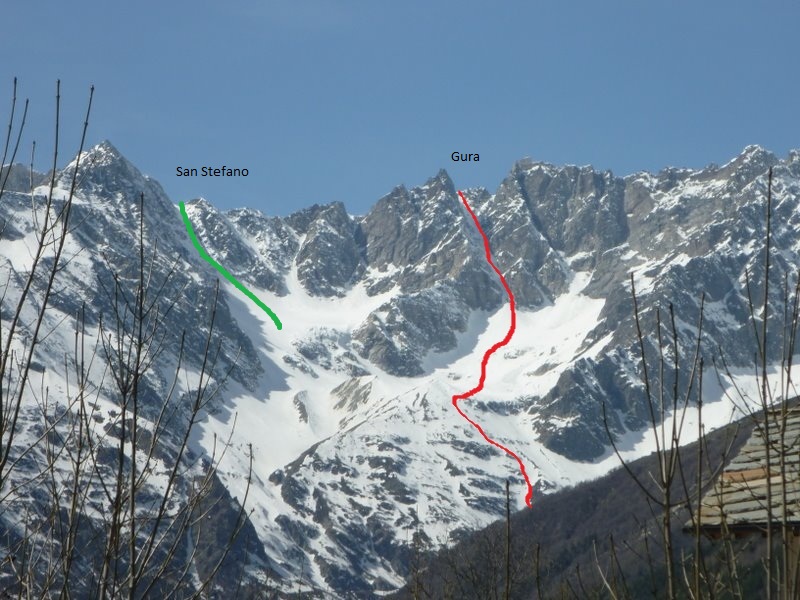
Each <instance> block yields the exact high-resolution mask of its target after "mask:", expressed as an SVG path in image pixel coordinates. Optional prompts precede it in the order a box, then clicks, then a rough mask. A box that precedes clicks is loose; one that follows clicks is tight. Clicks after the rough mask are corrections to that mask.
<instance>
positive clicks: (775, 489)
mask: <svg viewBox="0 0 800 600" xmlns="http://www.w3.org/2000/svg"><path fill="white" fill-rule="evenodd" d="M768 414H769V416H768V418H767V419H766V420H764V418H763V416H762V418H761V419H759V420H758V421H757V422H756V423H755V424H754V427H753V433H752V434H751V436H750V439H748V440H747V443H746V444H745V445H744V446H743V447H742V449H741V450H740V451H739V453H738V454H737V455H736V457H735V458H734V459H733V460H732V461H731V462H730V464H729V465H728V466H727V467H726V468H725V469H724V471H723V472H722V473H721V474H720V476H719V477H718V478H717V480H716V481H715V482H714V486H713V488H712V489H711V490H709V491H708V492H707V493H706V495H705V496H704V497H703V499H702V501H701V503H700V511H699V517H700V526H701V527H702V529H703V531H705V532H706V533H707V534H709V535H712V536H715V535H719V534H721V533H722V531H723V523H724V527H725V528H727V529H728V530H730V531H732V532H734V533H737V532H738V533H744V532H748V531H764V530H765V529H766V528H767V526H768V521H769V520H770V518H769V517H770V515H769V513H768V510H767V507H768V506H769V505H771V506H772V515H771V525H772V527H776V526H778V525H780V524H781V523H783V520H784V518H785V519H786V523H787V524H788V525H789V526H791V527H792V528H794V529H800V406H797V405H796V403H795V402H792V405H791V406H788V405H786V404H784V405H782V406H780V407H778V408H775V409H771V410H770V411H769V413H768ZM781 430H783V435H781ZM765 436H766V437H767V439H768V440H769V442H770V443H769V444H767V443H765ZM781 440H783V444H782V447H781ZM768 447H769V470H767V448H768ZM781 455H783V463H784V464H783V472H782V470H781ZM767 481H769V482H770V485H771V490H769V491H770V492H771V496H772V497H771V501H770V499H769V498H768V495H770V494H768V488H767ZM784 511H785V512H784ZM784 515H785V516H784ZM692 526H693V523H692V522H691V521H690V522H689V523H687V524H686V528H687V529H689V528H691V527H692Z"/></svg>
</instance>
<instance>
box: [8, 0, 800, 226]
mask: <svg viewBox="0 0 800 600" xmlns="http://www.w3.org/2000/svg"><path fill="white" fill-rule="evenodd" d="M3 4H4V6H3V9H2V16H0V18H2V23H3V24H2V25H0V27H2V35H1V36H0V51H1V52H2V57H3V60H2V63H1V64H2V67H1V68H0V103H2V104H0V106H7V103H8V98H9V93H10V90H11V81H12V78H13V76H15V75H16V76H17V77H19V80H20V95H21V96H23V97H29V98H30V99H31V102H32V107H31V114H30V116H29V123H30V126H29V128H28V135H27V137H26V141H27V144H28V145H27V146H26V154H27V153H29V148H30V140H31V139H37V140H38V143H39V145H40V150H39V155H40V156H41V159H42V160H41V161H40V163H39V166H41V167H43V168H44V167H45V166H46V164H47V163H46V161H45V160H44V158H45V153H44V148H45V147H49V144H51V143H52V116H51V115H52V108H53V90H54V88H55V80H56V79H57V78H60V79H61V80H62V94H63V96H64V118H63V122H64V129H63V136H64V139H65V140H67V142H65V145H64V146H63V152H64V157H65V160H66V155H67V153H68V152H69V153H72V152H74V149H75V148H76V147H77V146H76V145H77V139H78V134H79V131H80V126H81V122H82V119H83V114H82V111H83V103H84V101H85V98H86V92H87V90H88V87H89V85H90V84H94V85H95V87H96V96H95V107H94V111H93V115H92V118H91V124H90V141H91V142H98V141H100V140H102V139H110V140H111V141H112V142H113V143H114V144H115V145H116V146H117V147H118V148H119V149H120V150H121V151H122V152H123V154H125V155H126V156H127V157H128V158H129V159H130V160H132V161H133V162H134V163H135V164H136V165H137V166H138V167H139V168H140V169H141V170H143V171H144V172H145V173H147V174H149V175H152V176H153V177H155V178H156V179H158V180H159V181H160V182H161V183H162V185H163V186H164V188H165V189H166V190H167V192H168V193H169V195H170V197H171V198H172V199H173V200H174V201H175V202H178V201H179V200H188V199H191V198H194V197H197V196H201V195H202V196H204V197H206V198H208V199H209V200H211V201H212V202H213V203H215V204H216V205H217V206H219V207H222V208H233V207H237V206H252V207H255V208H258V209H260V210H262V211H264V212H266V213H267V214H279V215H282V214H287V213H289V212H291V211H293V210H297V209H300V208H303V207H305V206H309V205H310V204H312V203H314V202H329V201H333V200H340V201H343V202H344V203H345V205H346V206H347V207H348V209H349V210H350V211H351V212H353V213H363V212H366V211H367V210H368V209H369V207H370V206H371V205H372V204H373V203H374V202H375V201H376V200H377V199H378V198H380V197H381V196H382V195H384V194H386V193H388V192H389V191H390V190H391V189H392V188H393V187H394V186H395V185H398V184H400V183H405V184H406V185H409V186H413V185H417V184H421V183H423V182H424V181H425V180H426V179H427V178H428V177H430V176H432V175H434V174H435V173H436V172H437V171H438V169H440V168H445V169H447V170H448V172H449V173H450V174H451V176H452V177H453V179H454V181H455V183H456V185H457V186H458V187H462V188H463V187H470V186H476V185H483V186H485V187H488V188H489V189H490V190H494V189H495V188H496V186H497V185H498V184H499V182H500V181H501V180H502V179H503V177H504V176H505V175H506V174H507V173H508V171H509V169H510V168H511V166H512V165H513V163H514V162H515V161H516V160H518V159H520V158H522V157H525V156H530V157H532V158H534V159H537V160H545V161H548V162H553V163H556V164H563V163H570V164H581V165H582V164H592V165H594V166H595V167H596V168H599V169H611V170H613V171H614V172H615V173H617V174H620V175H625V174H628V173H631V172H635V171H638V170H642V169H646V170H659V169H661V168H662V167H664V166H668V165H670V166H688V167H702V166H704V165H706V164H708V163H710V162H716V163H723V162H725V161H727V160H728V159H730V158H732V157H733V156H735V155H736V154H738V153H739V152H740V151H741V150H742V148H743V147H744V146H746V145H747V144H752V143H757V144H761V145H763V146H765V147H767V148H768V149H770V150H772V151H773V152H775V153H777V154H778V155H779V156H785V155H786V152H787V151H788V150H789V149H791V148H797V147H800V120H799V119H798V108H797V107H798V100H800V62H798V61H799V59H798V57H799V56H800V54H798V46H797V39H798V29H799V28H798V26H800V4H798V3H797V2H794V1H784V2H777V1H764V2H759V3H754V2H745V1H740V0H727V1H726V2H719V1H716V0H713V1H711V0H709V1H700V2H697V1H694V2H685V1H683V0H677V1H671V2H656V1H648V2H634V1H632V0H630V1H625V2H623V1H615V0H609V1H606V2H597V1H585V2H569V1H565V2H547V3H545V2H533V1H531V0H527V1H517V0H513V1H512V0H509V1H500V2H496V3H489V2H486V1H485V0H480V1H478V0H464V1H459V2H453V1H441V2H437V1H436V0H424V1H423V0H405V1H403V2H389V1H388V0H286V1H283V0H281V1H272V0H262V1H261V2H255V1H249V0H230V1H226V2H219V1H213V2H211V1H207V0H196V1H191V2H190V1H182V0H180V1H178V0H172V1H170V2H154V1H150V0H145V1H140V2H136V3H125V4H124V5H122V4H121V3H120V4H117V3H111V2H100V1H82V0H76V1H74V2H48V3H42V2H24V1H22V0H14V1H10V2H4V3H3ZM45 4H46V5H47V6H43V5H45ZM0 114H2V115H5V114H6V111H5V108H4V109H3V111H2V113H0ZM4 118H5V117H4ZM453 151H460V152H477V153H479V154H480V162H479V163H472V164H469V163H468V164H455V163H453V162H452V161H451V160H450V154H451V153H452V152H453ZM223 164H225V165H227V166H232V167H239V168H242V167H244V168H247V169H249V173H250V174H249V176H248V177H247V178H239V179H222V178H218V179H216V180H214V179H210V178H199V177H198V178H178V177H176V176H175V168H176V167H177V166H184V167H198V168H199V167H201V166H203V165H211V166H221V165H223Z"/></svg>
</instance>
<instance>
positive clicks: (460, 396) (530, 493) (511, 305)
mask: <svg viewBox="0 0 800 600" xmlns="http://www.w3.org/2000/svg"><path fill="white" fill-rule="evenodd" d="M458 195H459V196H460V197H461V201H462V202H463V203H464V207H465V208H466V209H467V212H468V213H469V215H470V216H471V217H472V220H473V221H474V222H475V227H477V228H478V232H479V233H480V234H481V237H482V238H483V248H484V250H485V251H486V261H487V262H488V263H489V266H490V267H492V269H493V270H494V272H495V273H497V276H498V277H499V278H500V283H502V284H503V287H504V288H505V290H506V294H508V300H509V308H510V309H511V325H510V326H509V327H508V332H507V333H506V336H505V337H504V338H503V339H502V340H500V341H499V342H497V343H496V344H494V345H493V346H492V347H491V348H489V349H488V350H487V351H486V352H485V353H484V355H483V360H481V377H480V379H479V380H478V385H476V386H475V387H474V388H472V389H471V390H470V391H468V392H464V393H463V394H456V395H455V396H453V406H455V407H456V410H457V411H458V414H460V415H461V416H462V417H464V418H465V419H466V420H467V422H468V423H469V424H470V425H472V426H473V427H474V428H475V429H477V430H478V433H480V434H481V435H482V436H483V439H485V440H486V441H487V442H489V443H490V444H491V445H492V446H496V447H497V448H500V449H501V450H502V451H503V452H505V453H506V454H508V455H509V456H511V457H512V458H514V460H516V461H517V464H519V470H520V472H521V473H522V477H523V478H524V479H525V485H527V486H528V492H527V494H525V504H527V505H528V508H531V498H532V497H533V486H531V480H530V478H529V477H528V473H527V472H526V471H525V465H524V464H523V462H522V460H521V459H520V457H519V456H517V454H516V453H515V452H514V451H513V450H510V449H509V448H506V447H505V446H503V444H500V443H498V442H495V441H494V440H493V439H492V438H490V437H489V436H488V435H486V432H485V431H484V430H483V427H481V426H480V425H479V424H478V423H476V422H475V421H473V420H472V419H470V418H469V417H468V416H467V415H466V414H465V413H464V411H463V410H461V407H459V406H458V401H459V400H466V399H467V398H470V397H472V396H474V395H475V394H477V393H478V392H480V391H481V390H482V389H483V384H484V382H485V381H486V364H487V363H488V362H489V358H491V356H492V354H494V353H495V352H497V351H498V350H499V349H500V348H502V347H503V346H505V345H506V344H508V342H510V341H511V337H512V336H513V335H514V331H515V330H516V329H517V309H516V305H515V303H514V294H512V293H511V288H510V287H508V282H507V281H506V278H505V277H503V274H502V273H501V272H500V269H498V268H497V267H496V266H495V264H494V262H493V261H492V250H491V248H489V238H487V237H486V234H485V233H484V231H483V227H481V224H480V223H479V222H478V217H476V216H475V213H474V212H473V211H472V208H470V205H469V202H467V198H466V196H464V194H463V193H462V192H461V191H459V192H458Z"/></svg>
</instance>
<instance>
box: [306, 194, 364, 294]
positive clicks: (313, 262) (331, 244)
mask: <svg viewBox="0 0 800 600" xmlns="http://www.w3.org/2000/svg"><path fill="white" fill-rule="evenodd" d="M354 233H355V227H354V224H353V221H352V219H351V218H350V217H349V216H348V214H347V212H346V211H345V209H344V205H343V204H342V203H341V202H336V203H334V204H331V205H329V206H325V207H321V208H320V210H318V211H317V212H316V215H315V216H314V218H313V220H311V221H310V222H309V223H308V224H307V226H306V238H305V241H304V242H303V245H302V246H301V247H300V250H299V252H298V253H297V256H296V258H295V262H296V263H297V276H298V278H299V279H300V282H301V283H302V284H303V287H304V288H306V290H308V292H309V293H310V294H313V295H315V296H341V295H343V294H344V290H345V288H346V286H347V285H348V284H349V283H351V282H352V280H353V276H354V275H355V273H356V269H357V268H358V267H359V266H361V254H360V252H359V248H358V246H357V244H356V241H355V237H354Z"/></svg>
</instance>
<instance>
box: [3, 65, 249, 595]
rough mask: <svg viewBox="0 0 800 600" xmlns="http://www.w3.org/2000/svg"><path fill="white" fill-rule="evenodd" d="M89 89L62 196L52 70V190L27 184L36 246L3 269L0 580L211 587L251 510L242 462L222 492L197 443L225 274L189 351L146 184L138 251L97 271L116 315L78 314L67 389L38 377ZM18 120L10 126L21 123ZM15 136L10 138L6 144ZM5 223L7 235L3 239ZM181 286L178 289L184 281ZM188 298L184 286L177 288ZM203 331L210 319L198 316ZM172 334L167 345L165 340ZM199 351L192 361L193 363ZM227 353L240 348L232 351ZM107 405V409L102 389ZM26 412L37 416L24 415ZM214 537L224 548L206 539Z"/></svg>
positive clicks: (162, 590)
mask: <svg viewBox="0 0 800 600" xmlns="http://www.w3.org/2000/svg"><path fill="white" fill-rule="evenodd" d="M92 96H93V89H92V90H91V91H90V94H89V101H88V103H87V110H86V118H85V120H84V124H83V129H82V133H81V141H80V144H79V148H78V152H77V155H76V159H75V160H74V162H73V163H72V169H71V170H70V171H69V172H68V179H69V185H68V190H69V191H68V193H67V194H66V195H63V197H58V196H59V194H57V190H59V189H63V187H60V186H59V185H58V184H59V183H63V182H62V181H58V180H57V178H58V177H59V176H58V169H57V167H58V157H59V144H60V142H59V135H60V83H59V84H57V91H56V110H55V135H54V138H55V140H54V149H53V156H52V159H53V160H52V170H51V172H50V175H49V184H48V185H47V189H48V191H47V192H46V193H45V194H43V195H41V194H35V193H34V189H33V181H32V177H33V176H32V173H33V169H32V168H31V194H30V197H31V222H32V223H33V227H34V230H35V240H36V243H35V245H34V246H33V247H32V248H30V260H29V261H28V262H27V264H25V265H24V266H23V265H13V264H10V263H9V264H8V265H7V267H8V271H7V275H6V277H5V281H3V282H0V286H2V287H0V294H2V295H0V518H2V517H3V516H5V517H8V518H7V519H6V520H5V525H4V528H5V530H4V531H2V535H3V536H4V538H5V541H4V543H3V546H4V548H3V547H0V552H2V553H3V554H2V555H0V585H2V586H3V587H4V588H5V590H6V593H7V594H13V595H14V596H18V597H26V598H29V597H53V596H58V597H61V598H71V597H100V598H112V597H113V598H117V597H127V598H142V597H152V596H158V597H171V596H174V595H180V596H181V597H204V596H205V595H207V594H208V593H210V592H209V590H210V586H212V584H213V582H214V580H215V577H216V575H217V573H218V572H219V570H220V568H221V566H222V564H223V561H224V560H225V559H226V557H227V556H228V554H229V552H230V551H231V549H232V548H233V547H234V543H235V540H236V538H237V536H238V535H239V533H240V532H241V530H242V528H243V527H244V526H245V524H246V522H247V513H246V508H245V506H246V502H247V496H248V492H249V489H250V475H251V470H250V469H251V468H252V449H250V450H249V462H250V469H248V472H247V473H245V474H244V476H245V477H246V486H245V491H244V495H243V497H242V498H240V500H239V502H238V505H237V506H236V507H235V508H231V507H230V506H227V505H225V504H226V502H227V497H226V496H225V495H224V494H222V493H221V491H220V489H219V488H220V487H221V486H220V485H219V483H218V481H217V468H218V466H219V464H220V460H221V459H222V457H223V456H224V454H225V453H226V452H228V451H229V447H230V444H229V441H230V440H218V443H217V444H216V446H215V448H214V449H213V450H212V451H211V452H210V454H209V455H206V456H200V455H197V454H195V453H193V452H192V451H191V449H190V440H191V435H192V433H193V432H194V431H195V430H196V428H197V425H198V423H199V421H200V420H201V419H202V417H203V415H204V412H205V411H206V409H207V407H208V404H209V402H210V401H211V400H212V399H213V398H214V397H215V396H216V395H217V394H218V393H219V392H220V390H221V389H222V386H223V385H224V383H225V380H226V378H227V377H228V375H229V374H230V370H231V369H232V368H233V366H230V367H229V368H228V369H227V370H226V371H225V370H223V371H224V372H222V373H220V369H221V367H220V364H219V358H220V356H221V342H219V341H217V342H215V339H217V337H218V336H217V335H216V331H215V323H216V307H217V300H218V286H217V287H215V288H214V290H213V298H212V299H211V302H210V305H211V309H210V314H209V315H208V321H207V324H206V327H205V328H206V331H207V333H206V335H205V348H204V351H203V353H202V356H200V357H187V356H186V346H185V336H186V332H185V331H184V332H176V331H174V329H173V328H172V327H171V326H170V321H169V320H168V318H169V316H170V314H171V313H172V311H173V309H174V308H175V307H176V305H177V304H178V303H179V302H181V301H182V298H183V296H182V294H181V293H176V290H174V289H172V288H171V287H170V285H172V282H173V279H174V275H175V273H176V270H177V269H178V268H179V266H180V265H179V262H178V260H177V259H176V260H175V261H174V262H173V263H172V265H171V267H170V268H169V269H168V270H167V272H166V274H165V275H163V276H159V272H158V269H157V268H156V264H157V260H158V259H160V258H161V257H160V256H159V253H158V249H157V244H156V243H155V241H153V242H152V247H151V246H148V244H147V242H146V240H147V237H146V234H145V227H144V223H145V220H144V212H145V201H144V196H143V195H141V196H140V197H139V202H138V223H136V226H135V231H136V236H135V240H136V244H137V248H136V250H137V252H136V260H135V261H134V263H133V264H117V263H115V262H113V261H112V260H111V259H108V258H107V261H106V265H107V270H108V272H109V273H110V274H111V280H110V281H101V282H100V284H101V287H102V290H103V293H104V295H105V300H106V301H107V304H108V306H110V307H111V309H110V313H109V314H105V315H101V317H100V320H99V325H98V326H97V327H96V328H92V327H91V326H90V325H89V324H88V322H87V321H88V318H87V308H86V304H85V303H84V305H83V306H82V307H81V308H80V309H79V310H78V311H77V313H76V314H75V315H73V317H72V319H71V322H72V325H73V332H74V345H73V348H72V351H71V352H69V353H67V354H66V355H65V357H64V366H63V371H62V372H60V373H59V376H60V377H62V378H63V380H64V381H65V382H66V383H65V390H63V391H59V392H51V390H50V389H49V388H48V387H46V386H45V384H44V378H42V383H41V386H40V387H39V389H37V388H36V386H35V385H34V382H33V379H35V378H32V373H36V372H37V370H38V369H39V367H38V366H37V362H36V357H37V352H38V351H39V350H40V349H41V345H42V343H43V341H44V340H46V339H47V337H48V336H50V335H51V334H53V333H54V331H55V330H56V329H57V328H58V327H64V326H66V325H65V324H64V323H63V320H62V321H61V322H58V323H55V324H53V323H51V321H52V315H53V311H52V310H51V299H52V298H53V295H54V294H55V293H56V291H57V290H58V287H59V282H60V280H61V277H62V274H63V273H64V272H65V268H66V266H67V264H68V263H69V261H70V260H72V257H71V256H67V252H66V247H67V240H68V238H69V237H70V234H71V233H72V231H74V229H75V227H79V226H80V225H81V224H80V223H78V224H73V223H72V222H71V215H72V207H73V202H74V199H75V195H76V191H77V189H78V185H79V182H80V180H81V177H82V176H83V173H84V169H83V167H84V164H83V162H82V161H83V159H84V155H85V153H84V151H83V150H84V142H85V139H86V132H87V128H88V122H89V115H90V113H91V104H92ZM16 113H17V94H16V80H15V81H14V90H13V94H12V107H11V116H10V119H9V125H8V129H7V133H6V140H5V144H4V150H3V165H5V164H6V162H5V161H6V158H7V156H9V149H11V152H10V161H9V164H8V166H6V167H5V168H4V169H2V170H0V202H2V201H3V195H4V192H5V190H6V185H7V182H8V181H9V178H10V176H11V174H12V173H11V171H12V164H13V163H14V160H15V157H16V155H17V152H18V149H19V146H20V140H21V139H22V131H23V129H24V125H25V117H26V114H27V101H26V103H25V109H24V110H23V115H22V118H21V120H20V122H19V123H17V122H16ZM15 131H16V132H15ZM12 142H13V143H12ZM3 226H4V224H2V223H0V240H2V239H3ZM178 292H180V290H178ZM183 301H185V300H183ZM197 327H198V328H200V329H202V328H203V325H202V324H200V323H198V324H197ZM174 336H177V337H178V338H179V340H178V341H177V347H178V351H177V359H176V362H175V363H174V364H173V365H172V373H173V377H172V381H171V382H170V383H169V385H168V386H167V389H166V390H163V393H161V394H160V395H157V396H156V397H154V389H155V388H154V387H153V386H152V385H151V384H150V378H151V376H154V375H155V369H156V368H157V366H160V365H163V364H164V363H169V361H170V360H172V359H170V358H169V357H168V354H167V352H166V350H167V348H168V347H170V344H173V342H174V339H172V338H174ZM173 346H174V344H173ZM189 359H191V361H192V362H193V363H198V362H199V365H200V366H199V373H197V374H195V375H192V374H191V373H190V371H189V370H188V369H187V368H186V365H187V363H188V362H189ZM234 364H235V361H234ZM102 402H106V403H109V402H110V403H112V404H113V405H114V410H112V411H108V412H107V415H109V416H110V418H109V416H107V415H104V414H102V413H101V411H100V410H99V408H98V406H99V404H100V403H102ZM32 417H35V418H32ZM223 509H224V510H227V511H228V512H230V511H231V510H232V511H233V516H232V518H231V519H230V520H229V521H228V522H227V524H228V530H227V531H226V532H223V533H220V532H219V531H215V530H214V527H215V526H216V524H215V519H211V518H210V517H211V516H212V515H217V514H218V513H219V512H220V511H222V510H223ZM212 537H216V538H219V537H222V543H220V544H219V546H218V548H215V549H214V550H213V551H209V549H208V548H207V547H206V546H207V542H208V540H210V539H212Z"/></svg>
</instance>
